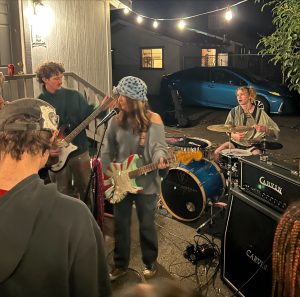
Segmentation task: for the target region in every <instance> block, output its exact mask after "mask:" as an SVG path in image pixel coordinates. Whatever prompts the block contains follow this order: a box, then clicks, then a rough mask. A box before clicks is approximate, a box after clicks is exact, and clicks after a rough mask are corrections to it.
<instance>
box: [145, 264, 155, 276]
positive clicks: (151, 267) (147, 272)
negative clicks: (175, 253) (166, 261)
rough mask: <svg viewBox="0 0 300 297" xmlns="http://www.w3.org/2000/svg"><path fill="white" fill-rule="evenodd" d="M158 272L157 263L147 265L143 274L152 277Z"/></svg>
mask: <svg viewBox="0 0 300 297" xmlns="http://www.w3.org/2000/svg"><path fill="white" fill-rule="evenodd" d="M156 272H157V268H156V265H155V264H152V265H149V266H146V267H145V268H144V270H143V275H144V277H145V278H152V277H153V276H154V275H155V274H156Z"/></svg>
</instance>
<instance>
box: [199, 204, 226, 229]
mask: <svg viewBox="0 0 300 297" xmlns="http://www.w3.org/2000/svg"><path fill="white" fill-rule="evenodd" d="M207 204H208V206H209V207H210V217H209V218H208V219H207V220H206V221H205V222H203V223H202V224H201V225H200V226H199V227H198V228H197V229H196V232H197V233H201V229H202V228H204V227H205V226H206V225H207V224H209V226H210V227H211V226H212V225H213V224H214V221H213V219H214V218H215V217H216V216H217V215H218V214H219V213H221V212H223V211H224V209H225V208H226V206H227V204H226V203H224V202H215V203H213V201H212V200H211V199H209V201H208V202H207ZM214 206H217V207H219V209H218V210H217V211H216V212H215V213H214V212H213V208H214Z"/></svg>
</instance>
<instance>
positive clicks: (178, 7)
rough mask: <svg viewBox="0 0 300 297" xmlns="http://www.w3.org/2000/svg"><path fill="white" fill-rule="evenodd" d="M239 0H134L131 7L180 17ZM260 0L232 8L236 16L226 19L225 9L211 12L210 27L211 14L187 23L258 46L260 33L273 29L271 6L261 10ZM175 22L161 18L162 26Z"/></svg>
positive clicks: (141, 10) (164, 16)
mask: <svg viewBox="0 0 300 297" xmlns="http://www.w3.org/2000/svg"><path fill="white" fill-rule="evenodd" d="M238 2H240V0H228V1H220V0H133V1H132V8H133V10H134V11H136V12H137V13H140V14H143V15H146V16H149V17H153V18H178V17H179V18H180V17H186V16H191V15H195V14H199V13H204V12H207V11H211V10H215V9H219V8H223V7H227V6H228V4H234V3H238ZM261 6H262V5H261V4H258V3H255V1H254V0H248V1H247V2H244V3H242V4H240V5H238V6H235V7H233V8H232V11H233V13H234V18H233V19H232V21H231V22H230V23H227V22H226V21H225V20H224V18H223V14H224V13H225V11H222V12H217V13H212V14H210V16H211V19H213V20H214V21H213V22H214V23H216V24H217V25H216V26H215V28H214V30H212V29H208V28H207V27H206V23H207V20H208V15H205V16H199V17H196V18H193V19H191V20H189V21H188V22H189V23H188V26H189V27H191V28H195V29H198V30H201V31H205V32H208V33H211V34H215V35H218V36H223V35H224V34H225V35H226V38H229V39H231V40H234V41H237V42H241V43H246V44H248V45H250V46H251V47H252V48H255V46H256V44H257V42H258V40H259V36H260V35H268V34H270V33H271V32H272V31H273V30H274V27H273V25H272V14H271V10H270V8H267V9H265V11H264V12H261ZM175 24H176V22H166V21H164V22H161V23H160V26H170V27H171V26H174V30H176V28H175V27H176V25H175Z"/></svg>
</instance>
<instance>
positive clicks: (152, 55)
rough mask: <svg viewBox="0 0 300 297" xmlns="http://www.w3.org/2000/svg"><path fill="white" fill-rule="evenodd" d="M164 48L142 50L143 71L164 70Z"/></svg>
mask: <svg viewBox="0 0 300 297" xmlns="http://www.w3.org/2000/svg"><path fill="white" fill-rule="evenodd" d="M163 58H164V57H163V48H161V47H160V48H142V49H141V68H142V69H163V67H164V63H163Z"/></svg>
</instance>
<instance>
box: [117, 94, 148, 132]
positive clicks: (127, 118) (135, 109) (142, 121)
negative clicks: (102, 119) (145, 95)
mask: <svg viewBox="0 0 300 297" xmlns="http://www.w3.org/2000/svg"><path fill="white" fill-rule="evenodd" d="M125 98H126V101H127V106H128V108H129V112H124V111H121V112H120V113H119V114H118V116H117V117H116V120H117V124H118V125H119V126H121V127H122V128H124V129H132V131H133V132H134V133H139V132H146V131H148V129H149V126H150V109H149V104H148V102H147V101H140V100H133V99H131V98H129V97H125Z"/></svg>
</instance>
